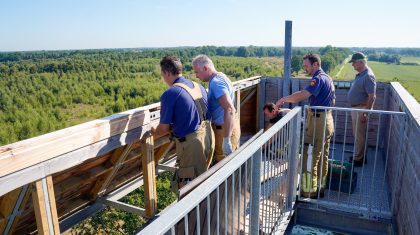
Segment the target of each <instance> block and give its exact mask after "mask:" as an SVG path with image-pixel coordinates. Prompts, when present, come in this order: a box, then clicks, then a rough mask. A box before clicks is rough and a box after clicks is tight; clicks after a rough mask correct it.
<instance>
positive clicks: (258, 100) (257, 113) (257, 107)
mask: <svg viewBox="0 0 420 235" xmlns="http://www.w3.org/2000/svg"><path fill="white" fill-rule="evenodd" d="M255 89H257V94H256V95H257V96H256V99H255V100H256V101H255V108H256V110H255V115H256V117H255V120H256V121H257V122H256V123H255V132H258V131H259V130H261V124H260V123H261V122H260V119H261V115H260V103H261V101H260V98H261V97H260V93H261V91H260V90H261V84H260V83H258V84H257V86H256V87H255Z"/></svg>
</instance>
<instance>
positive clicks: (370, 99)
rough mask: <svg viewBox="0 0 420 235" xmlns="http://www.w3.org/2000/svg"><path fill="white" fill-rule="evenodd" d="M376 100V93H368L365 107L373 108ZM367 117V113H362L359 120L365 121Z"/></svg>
mask: <svg viewBox="0 0 420 235" xmlns="http://www.w3.org/2000/svg"><path fill="white" fill-rule="evenodd" d="M375 100H376V94H375V93H372V94H368V100H367V102H366V109H373V104H374V103H375ZM366 119H367V114H366V113H363V114H362V115H360V121H361V122H366Z"/></svg>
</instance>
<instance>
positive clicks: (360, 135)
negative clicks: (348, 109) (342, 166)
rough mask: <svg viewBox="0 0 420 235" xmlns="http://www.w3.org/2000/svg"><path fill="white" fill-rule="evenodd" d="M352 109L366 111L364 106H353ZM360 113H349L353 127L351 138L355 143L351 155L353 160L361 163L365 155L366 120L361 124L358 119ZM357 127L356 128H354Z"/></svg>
mask: <svg viewBox="0 0 420 235" xmlns="http://www.w3.org/2000/svg"><path fill="white" fill-rule="evenodd" d="M352 108H355V109H366V106H365V105H359V106H354V107H352ZM362 115H363V114H362V113H357V112H352V113H351V121H352V127H353V136H354V138H355V141H356V143H355V144H354V145H355V146H356V147H355V151H354V154H353V159H354V160H359V161H361V160H362V159H363V156H364V155H365V147H366V146H365V142H366V128H367V120H366V122H361V121H360V117H361V116H362ZM356 125H357V127H356ZM356 128H357V129H356Z"/></svg>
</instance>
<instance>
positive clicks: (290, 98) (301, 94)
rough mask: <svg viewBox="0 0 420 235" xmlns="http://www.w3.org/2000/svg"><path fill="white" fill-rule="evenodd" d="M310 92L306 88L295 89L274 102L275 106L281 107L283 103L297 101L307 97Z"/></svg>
mask: <svg viewBox="0 0 420 235" xmlns="http://www.w3.org/2000/svg"><path fill="white" fill-rule="evenodd" d="M311 95H312V94H311V93H309V91H307V90H301V91H297V92H295V93H293V94H291V95H289V96H286V97H283V98H281V99H279V100H278V101H277V102H276V106H277V107H281V106H282V105H283V104H284V103H298V102H300V101H302V100H305V99H308V98H309V97H310V96H311Z"/></svg>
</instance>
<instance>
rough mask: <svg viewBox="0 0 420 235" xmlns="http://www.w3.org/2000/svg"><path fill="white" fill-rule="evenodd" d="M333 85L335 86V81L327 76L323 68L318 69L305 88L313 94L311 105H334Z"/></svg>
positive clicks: (310, 100)
mask: <svg viewBox="0 0 420 235" xmlns="http://www.w3.org/2000/svg"><path fill="white" fill-rule="evenodd" d="M332 86H334V83H333V81H332V80H331V79H329V78H328V77H327V76H326V74H325V72H324V71H323V70H322V69H319V70H318V71H316V72H315V74H314V75H313V76H312V79H311V80H310V81H309V84H308V86H306V88H305V90H307V91H308V92H309V93H311V94H312V95H311V96H310V97H309V105H310V106H328V107H330V106H332V105H333V100H334V99H335V94H334V92H333V87H332ZM319 111H320V110H319Z"/></svg>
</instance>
